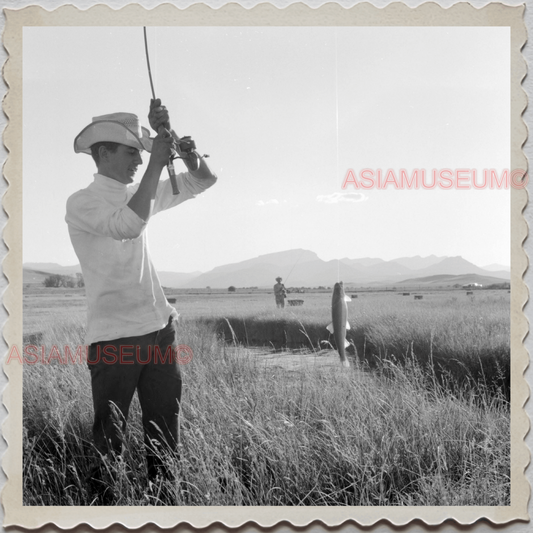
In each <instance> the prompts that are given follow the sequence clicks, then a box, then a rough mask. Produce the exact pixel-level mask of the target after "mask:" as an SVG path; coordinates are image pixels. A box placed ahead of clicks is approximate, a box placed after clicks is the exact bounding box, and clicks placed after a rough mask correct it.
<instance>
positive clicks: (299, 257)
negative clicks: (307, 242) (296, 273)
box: [285, 248, 305, 283]
mask: <svg viewBox="0 0 533 533" xmlns="http://www.w3.org/2000/svg"><path fill="white" fill-rule="evenodd" d="M304 252H305V250H304V249H303V248H302V251H301V252H300V255H299V256H298V259H297V260H296V263H294V265H292V268H291V271H290V272H289V275H288V276H287V277H286V278H285V283H287V280H288V279H289V276H290V275H291V274H292V271H293V270H294V267H295V266H296V265H297V264H298V261H300V259H301V257H302V254H303V253H304Z"/></svg>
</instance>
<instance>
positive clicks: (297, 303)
mask: <svg viewBox="0 0 533 533" xmlns="http://www.w3.org/2000/svg"><path fill="white" fill-rule="evenodd" d="M287 303H288V304H289V305H303V304H304V301H303V300H287Z"/></svg>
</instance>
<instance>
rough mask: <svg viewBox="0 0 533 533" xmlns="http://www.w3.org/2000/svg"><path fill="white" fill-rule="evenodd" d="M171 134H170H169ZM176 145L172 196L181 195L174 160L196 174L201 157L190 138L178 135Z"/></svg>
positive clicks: (170, 165) (171, 172)
mask: <svg viewBox="0 0 533 533" xmlns="http://www.w3.org/2000/svg"><path fill="white" fill-rule="evenodd" d="M143 33H144V51H145V53H146V65H147V66H148V77H149V79H150V87H151V89H152V96H153V99H154V100H155V99H156V96H155V90H154V81H153V79H152V69H151V68H150V55H149V53H148V37H147V35H146V26H143ZM161 128H163V129H164V126H163V125H161V126H160V127H159V131H158V133H159V134H164V132H163V131H161ZM169 134H170V133H169ZM175 140H176V143H177V145H178V153H179V154H180V155H177V154H175V153H174V154H172V155H171V156H170V158H169V161H168V165H167V169H168V175H169V178H170V184H171V185H172V194H175V195H176V194H179V193H180V191H179V189H178V181H177V179H176V173H175V171H174V163H173V160H174V159H183V161H184V163H185V164H186V165H187V168H188V169H189V171H191V172H196V171H197V170H198V169H199V168H200V156H199V155H198V153H197V152H196V151H195V150H196V144H195V142H194V141H193V140H192V139H191V138H190V137H181V138H180V137H178V136H177V135H176V138H175ZM204 157H209V156H208V155H207V154H204Z"/></svg>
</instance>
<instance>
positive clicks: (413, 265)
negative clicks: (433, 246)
mask: <svg viewBox="0 0 533 533" xmlns="http://www.w3.org/2000/svg"><path fill="white" fill-rule="evenodd" d="M444 259H446V257H444V256H443V257H437V256H436V255H428V256H427V257H420V256H419V255H415V256H414V257H400V258H399V259H394V261H395V262H396V263H400V265H403V266H406V267H407V268H410V269H411V270H421V269H423V268H427V267H430V266H432V265H435V264H437V263H440V262H441V261H443V260H444Z"/></svg>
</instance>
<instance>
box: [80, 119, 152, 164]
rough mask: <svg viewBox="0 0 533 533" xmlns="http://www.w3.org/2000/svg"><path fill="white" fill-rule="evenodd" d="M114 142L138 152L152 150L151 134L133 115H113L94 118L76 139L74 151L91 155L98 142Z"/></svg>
mask: <svg viewBox="0 0 533 533" xmlns="http://www.w3.org/2000/svg"><path fill="white" fill-rule="evenodd" d="M102 141H107V142H114V143H118V144H124V145H126V146H132V147H133V148H137V149H138V150H146V151H147V152H150V151H151V150H152V141H153V139H151V138H150V132H149V130H147V129H146V128H143V127H142V126H141V124H140V122H139V118H138V117H137V115H134V114H133V113H111V114H109V115H101V116H99V117H93V121H92V122H91V123H90V124H89V125H88V126H86V127H85V128H83V130H81V132H80V133H79V134H78V135H77V136H76V138H75V139H74V151H75V152H76V153H77V154H78V153H84V154H89V155H91V146H92V145H93V144H95V143H97V142H102Z"/></svg>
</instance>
